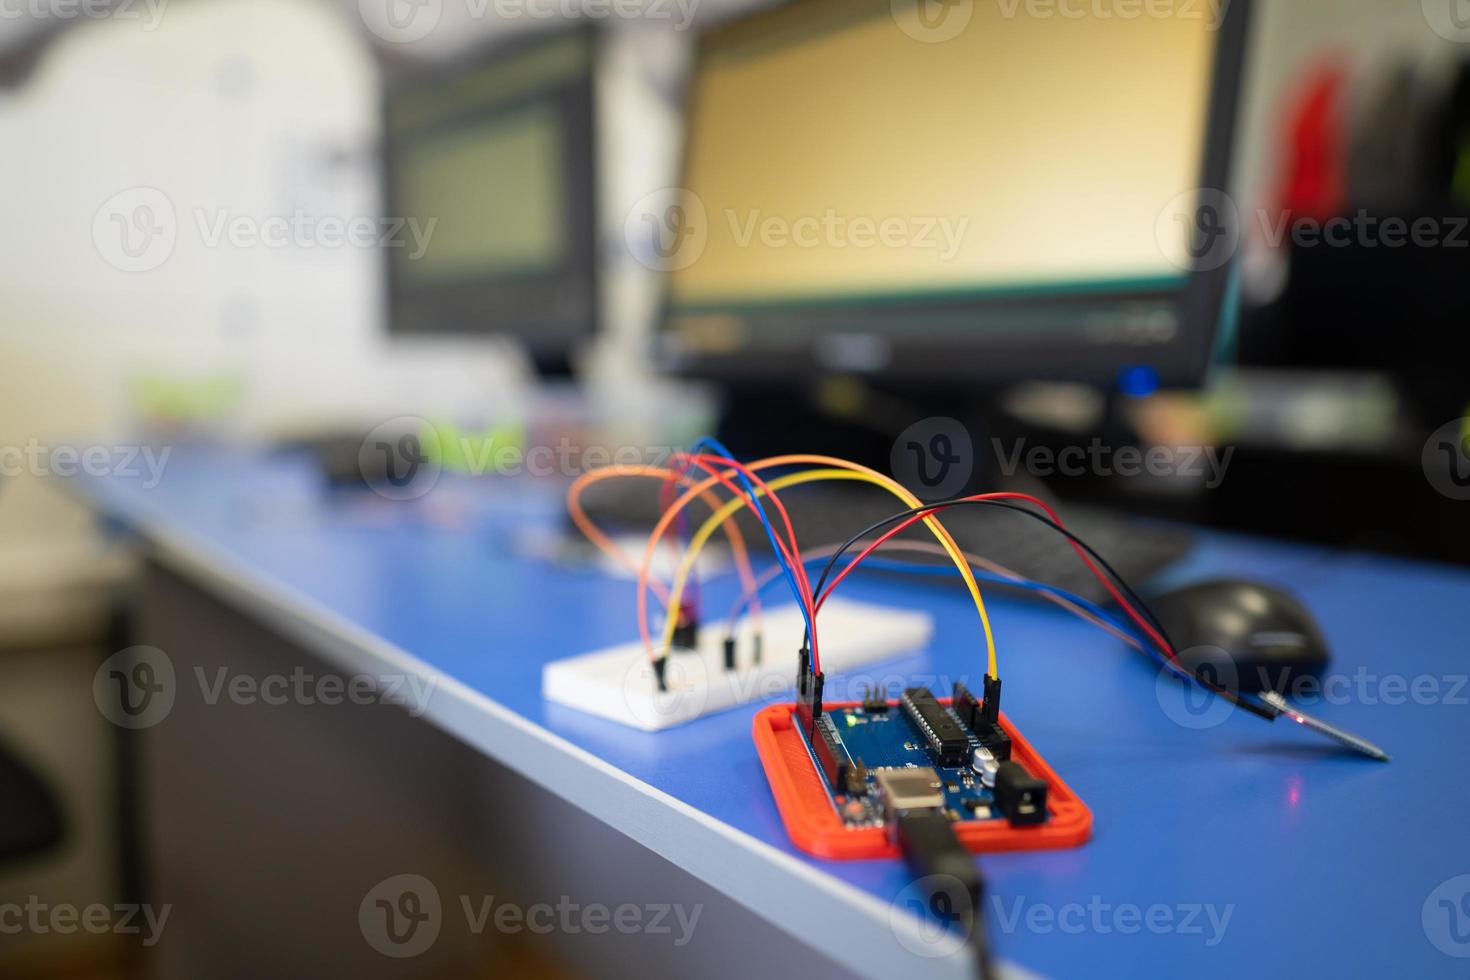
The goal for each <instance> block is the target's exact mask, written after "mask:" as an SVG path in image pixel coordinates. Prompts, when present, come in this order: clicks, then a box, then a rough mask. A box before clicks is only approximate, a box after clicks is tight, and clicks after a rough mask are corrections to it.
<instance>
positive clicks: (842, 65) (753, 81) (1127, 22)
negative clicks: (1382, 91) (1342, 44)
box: [666, 0, 1221, 375]
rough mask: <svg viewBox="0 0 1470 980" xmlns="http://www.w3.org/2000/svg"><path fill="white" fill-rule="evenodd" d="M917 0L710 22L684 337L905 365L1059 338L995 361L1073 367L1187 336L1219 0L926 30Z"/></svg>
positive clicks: (691, 199)
mask: <svg viewBox="0 0 1470 980" xmlns="http://www.w3.org/2000/svg"><path fill="white" fill-rule="evenodd" d="M914 3H915V5H916V6H915V8H914V9H913V10H912V11H908V12H906V11H905V5H904V2H903V0H892V2H890V0H799V2H796V3H792V4H789V5H787V6H784V7H782V8H779V9H777V10H774V11H769V12H764V13H761V14H757V15H755V16H753V17H750V18H747V19H745V20H743V21H740V22H736V23H733V24H730V25H727V26H725V27H723V28H720V29H718V30H716V31H713V32H711V33H710V34H708V35H707V36H706V37H705V38H704V39H703V43H702V44H701V48H700V52H699V57H698V61H697V68H696V71H695V75H694V79H693V82H692V86H691V90H690V95H689V122H688V134H687V141H686V150H685V161H684V164H685V167H684V177H683V180H682V182H681V186H682V193H683V195H684V196H685V197H686V200H685V201H684V202H683V205H684V212H683V213H689V212H691V211H692V212H697V213H698V214H699V216H700V220H701V222H702V224H703V229H702V235H701V237H700V241H699V243H698V244H699V248H700V253H699V255H698V256H697V258H693V259H692V260H691V261H687V262H685V261H680V262H678V263H677V264H675V265H674V266H673V267H672V268H671V271H670V276H669V306H668V310H669V318H668V327H669V331H668V334H667V336H666V340H667V341H668V348H669V349H670V350H671V351H672V352H673V353H674V354H675V355H676V356H677V355H682V356H684V357H685V358H687V359H693V360H698V359H700V358H701V357H704V358H706V359H713V358H715V357H717V355H719V354H720V353H730V354H736V353H739V352H741V351H747V352H753V351H759V350H761V349H765V350H766V351H767V352H768V351H769V350H771V349H784V350H787V351H796V350H806V351H809V352H811V353H813V354H815V355H817V356H818V358H819V359H820V356H821V355H822V354H823V352H824V351H826V354H827V356H829V357H832V358H836V359H837V360H838V361H840V360H841V359H842V357H843V356H844V355H843V352H844V350H845V351H847V352H848V354H847V356H849V357H856V358H857V359H858V360H863V359H867V360H869V361H872V362H874V364H873V366H874V367H875V368H876V369H879V370H881V369H882V368H883V367H885V366H887V365H888V364H889V363H891V362H901V361H903V360H904V358H905V355H906V354H910V353H913V352H915V351H918V350H924V349H926V348H927V350H928V351H929V352H930V353H931V354H935V355H942V353H943V352H944V351H951V352H952V351H953V349H954V347H955V346H956V345H964V346H972V347H990V348H991V349H993V350H1005V349H1007V348H1009V349H1011V350H1013V351H1015V352H1016V353H1017V354H1018V355H1020V354H1021V353H1023V351H1024V348H1026V347H1027V346H1035V345H1038V344H1045V345H1048V346H1050V347H1052V348H1053V349H1054V351H1055V353H1056V354H1057V356H1056V357H1055V358H1053V359H1052V365H1054V366H1055V370H1052V369H1050V368H1049V366H1048V364H1047V363H1046V362H1045V361H1044V360H1041V359H1039V358H1037V357H1036V356H1035V353H1036V352H1034V351H1033V352H1032V355H1031V356H1029V357H1027V356H1017V357H1014V358H1012V359H1009V360H1007V361H1004V362H1003V363H1000V364H994V365H991V366H990V370H991V372H992V373H1003V372H1005V371H1009V370H1012V369H1014V370H1015V372H1016V373H1018V374H1027V373H1029V374H1039V375H1048V374H1060V375H1067V374H1073V373H1077V372H1079V371H1081V372H1082V373H1089V372H1091V371H1093V370H1094V369H1096V368H1098V367H1103V366H1104V365H1107V366H1111V365H1112V362H1114V361H1117V360H1118V358H1117V357H1113V356H1107V357H1092V358H1091V363H1089V352H1088V349H1094V350H1097V349H1101V348H1103V347H1108V346H1113V345H1118V344H1124V345H1128V346H1132V347H1134V348H1138V349H1140V350H1139V353H1140V354H1143V353H1145V350H1144V349H1146V348H1149V347H1158V348H1164V347H1168V346H1171V345H1172V343H1173V342H1174V341H1176V340H1178V339H1179V335H1180V333H1181V332H1182V331H1184V330H1185V329H1187V324H1186V323H1184V315H1183V309H1182V305H1181V302H1180V297H1181V295H1182V294H1183V293H1184V292H1185V291H1186V288H1187V286H1188V284H1189V282H1190V279H1191V274H1192V272H1193V271H1194V270H1193V269H1192V268H1191V263H1192V257H1191V254H1190V253H1189V251H1188V249H1189V247H1190V244H1191V238H1190V236H1191V234H1192V233H1193V232H1194V228H1193V227H1192V225H1191V223H1190V222H1189V221H1187V220H1169V217H1168V216H1167V215H1166V212H1167V211H1168V209H1169V208H1170V205H1171V201H1173V200H1174V199H1175V198H1177V197H1178V196H1179V195H1181V194H1187V193H1190V192H1192V191H1193V189H1195V188H1198V187H1200V186H1202V183H1201V182H1202V176H1203V174H1204V172H1205V170H1206V160H1205V155H1206V144H1207V134H1208V131H1209V128H1210V110H1211V104H1212V91H1213V87H1214V84H1215V79H1216V68H1217V50H1218V48H1219V34H1220V27H1221V25H1220V24H1218V23H1216V22H1215V20H1214V19H1213V17H1212V15H1211V10H1213V9H1214V8H1213V7H1212V6H1211V5H1208V4H1199V5H1195V6H1196V8H1197V13H1198V16H1186V15H1185V7H1184V5H1174V6H1173V7H1172V8H1171V9H1173V10H1174V11H1175V15H1174V16H1148V15H1147V13H1146V11H1147V10H1149V9H1152V8H1149V7H1148V5H1141V6H1140V8H1139V9H1140V11H1141V13H1140V15H1139V16H1136V17H1131V18H1122V17H1119V16H1116V15H1113V16H1102V15H1100V14H1099V13H1098V12H1097V11H1096V10H1095V9H1094V7H1093V6H1090V5H1085V4H1076V5H1072V6H1071V7H1066V5H1048V6H1046V8H1045V9H1046V10H1050V11H1051V15H1050V16H1040V15H1038V12H1037V11H1036V10H1033V6H1034V5H1030V4H1028V3H1027V2H1026V0H1016V3H975V4H959V5H950V6H951V7H953V8H954V9H956V10H960V9H961V8H962V9H963V12H964V13H965V15H966V19H965V21H964V23H963V25H962V26H960V27H959V28H958V29H952V30H951V31H946V32H945V33H944V36H926V34H925V31H926V30H930V31H932V30H933V21H932V20H924V19H922V18H921V17H920V15H921V14H923V13H924V12H925V11H924V10H923V9H920V8H919V7H918V6H917V5H919V4H924V3H926V0H914ZM930 6H934V5H930ZM1063 7H1066V10H1067V11H1070V13H1066V12H1064V11H1063V9H1062V8H1063ZM1211 326H1213V324H1211ZM844 340H846V341H847V342H846V343H843V342H842V341H844ZM1057 345H1067V346H1068V347H1069V351H1068V353H1070V354H1080V356H1078V357H1066V356H1065V355H1064V354H1063V352H1062V350H1061V349H1060V348H1058V347H1057ZM1064 360H1065V361H1066V363H1065V364H1064V363H1063V362H1064ZM925 363H926V364H928V365H934V366H937V363H936V361H935V360H934V359H933V358H929V359H926V362H925ZM832 366H834V367H842V366H844V365H842V364H841V363H836V364H833V365H832Z"/></svg>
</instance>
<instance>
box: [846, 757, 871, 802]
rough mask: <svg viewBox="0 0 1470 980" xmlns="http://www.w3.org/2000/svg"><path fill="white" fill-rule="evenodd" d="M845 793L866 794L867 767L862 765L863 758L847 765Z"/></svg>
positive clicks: (851, 794)
mask: <svg viewBox="0 0 1470 980" xmlns="http://www.w3.org/2000/svg"><path fill="white" fill-rule="evenodd" d="M846 782H847V795H848V796H866V795H867V794H868V767H867V766H865V765H863V760H862V759H859V760H858V761H857V762H855V763H853V764H852V765H850V766H848V767H847V780H846Z"/></svg>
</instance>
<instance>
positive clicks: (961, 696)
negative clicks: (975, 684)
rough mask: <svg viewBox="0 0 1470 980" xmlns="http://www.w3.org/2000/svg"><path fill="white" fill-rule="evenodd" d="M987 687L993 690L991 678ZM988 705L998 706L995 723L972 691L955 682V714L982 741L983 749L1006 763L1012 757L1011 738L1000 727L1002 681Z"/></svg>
mask: <svg viewBox="0 0 1470 980" xmlns="http://www.w3.org/2000/svg"><path fill="white" fill-rule="evenodd" d="M985 686H986V688H987V689H988V690H989V689H991V688H992V685H991V678H990V677H989V676H987V677H986V678H985ZM987 703H989V704H994V705H995V706H996V712H995V719H996V720H994V721H991V720H987V715H988V709H987V708H986V707H985V705H982V704H981V702H980V701H979V700H977V699H976V697H975V695H974V694H973V693H971V691H970V689H969V688H967V687H965V685H964V684H962V683H960V682H959V681H955V685H954V704H953V707H954V713H955V714H956V715H958V716H959V719H960V722H961V723H962V724H963V725H964V726H965V727H966V728H968V729H969V730H970V731H971V732H973V733H974V734H975V737H976V738H977V739H979V740H980V745H981V746H982V747H983V748H986V749H989V750H990V754H991V755H993V756H995V757H996V758H997V759H999V760H1001V761H1002V762H1004V761H1005V760H1006V759H1009V758H1010V757H1011V737H1010V736H1009V735H1007V734H1006V731H1005V729H1004V728H1001V727H1000V720H999V719H1000V681H996V682H995V683H994V685H993V690H992V691H991V695H990V697H989V698H987Z"/></svg>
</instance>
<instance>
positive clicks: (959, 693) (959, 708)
mask: <svg viewBox="0 0 1470 980" xmlns="http://www.w3.org/2000/svg"><path fill="white" fill-rule="evenodd" d="M950 707H952V708H954V713H955V714H957V715H959V718H960V724H962V725H964V726H965V727H966V728H968V729H969V730H970V731H972V732H973V731H975V730H976V728H977V726H978V723H979V720H980V702H979V700H977V699H976V697H975V695H973V694H971V693H970V689H969V688H968V687H966V686H965V684H964V682H963V681H955V682H954V696H953V697H952V698H951V699H950Z"/></svg>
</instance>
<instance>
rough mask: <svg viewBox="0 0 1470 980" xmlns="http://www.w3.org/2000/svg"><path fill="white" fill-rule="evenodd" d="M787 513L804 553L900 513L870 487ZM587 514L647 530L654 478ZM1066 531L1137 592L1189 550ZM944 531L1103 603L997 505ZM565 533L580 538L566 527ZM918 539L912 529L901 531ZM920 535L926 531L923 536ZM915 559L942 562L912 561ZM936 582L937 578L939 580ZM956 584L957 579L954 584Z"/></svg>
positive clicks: (1171, 539) (760, 536)
mask: <svg viewBox="0 0 1470 980" xmlns="http://www.w3.org/2000/svg"><path fill="white" fill-rule="evenodd" d="M781 502H782V503H783V504H785V505H786V510H787V512H788V513H789V514H790V515H791V523H792V525H793V526H794V527H795V529H796V535H797V540H798V542H799V543H800V544H801V547H802V551H803V552H806V553H811V552H813V551H815V550H817V549H820V548H822V547H824V546H828V545H839V544H842V543H843V542H845V541H846V540H847V539H848V538H849V537H851V536H852V535H853V534H855V533H857V532H858V531H860V530H862V529H863V528H865V527H867V526H869V525H871V524H874V523H877V522H878V521H881V520H883V519H884V518H886V517H890V516H892V515H893V514H896V513H898V512H899V511H901V510H904V509H905V508H904V507H903V506H902V505H900V504H899V503H898V501H896V500H895V499H893V498H891V497H887V496H885V495H883V494H879V493H875V492H874V491H873V490H872V489H870V488H862V489H856V490H855V489H854V488H852V487H847V486H815V485H814V486H804V487H801V488H794V489H792V490H787V491H785V492H783V493H782V494H781ZM582 504H583V506H584V507H585V509H586V511H587V515H588V516H589V517H591V518H592V519H593V520H594V521H596V522H597V523H598V524H600V525H604V526H606V527H608V528H609V529H614V528H621V529H646V528H648V527H650V526H652V525H653V524H654V523H655V522H656V521H657V520H658V517H659V513H660V510H661V508H660V503H659V492H658V485H657V484H656V483H655V482H653V481H640V480H607V481H604V482H603V483H601V484H600V485H598V486H595V487H590V488H588V490H587V492H586V494H584V496H583V498H582ZM1057 512H1058V513H1059V515H1060V516H1061V518H1062V520H1063V521H1064V522H1065V523H1066V525H1067V528H1068V529H1069V530H1071V531H1073V532H1074V533H1076V534H1077V535H1078V536H1079V537H1081V538H1082V540H1084V541H1086V542H1087V543H1088V544H1089V545H1091V546H1092V547H1093V548H1095V549H1096V550H1097V551H1098V553H1099V554H1101V555H1102V556H1103V557H1104V558H1106V559H1107V560H1108V562H1109V563H1110V564H1112V565H1113V567H1114V568H1116V569H1117V571H1118V573H1119V574H1120V575H1122V576H1123V578H1124V579H1126V580H1127V581H1128V583H1129V584H1130V585H1133V586H1134V587H1138V586H1140V585H1142V584H1143V583H1145V582H1146V581H1147V580H1148V579H1150V578H1151V577H1153V576H1154V575H1156V574H1157V573H1159V572H1161V571H1162V570H1163V569H1164V568H1166V567H1167V566H1168V565H1170V564H1172V563H1173V562H1174V561H1176V560H1178V559H1179V558H1182V557H1184V555H1186V554H1187V553H1188V552H1189V551H1190V549H1191V548H1192V547H1193V546H1194V536H1193V534H1191V533H1190V532H1189V531H1187V530H1185V529H1182V528H1178V527H1170V526H1159V525H1154V524H1147V523H1140V522H1137V521H1133V520H1128V519H1125V518H1122V517H1119V516H1117V515H1114V514H1112V513H1109V512H1107V511H1104V510H1099V509H1096V508H1092V507H1077V506H1073V505H1071V504H1062V505H1058V506H1057ZM704 513H705V512H704V511H702V510H701V509H700V507H699V506H698V505H696V506H695V507H693V508H691V510H690V514H691V515H692V518H693V520H694V521H695V523H696V524H697V523H698V521H699V520H701V519H702V518H703V516H704ZM738 520H739V522H740V527H741V530H742V531H743V532H744V534H745V539H746V541H747V542H749V543H751V544H752V546H753V547H757V548H763V549H765V550H766V551H767V552H769V545H768V543H767V541H766V537H765V534H764V533H763V532H762V531H761V529H760V527H759V525H757V524H756V523H755V520H754V519H753V518H752V517H751V516H750V514H749V512H748V511H743V512H741V514H740V516H739V518H738ZM943 520H944V526H945V527H946V528H947V529H948V530H949V532H950V534H951V535H952V536H953V537H954V539H955V542H956V543H957V544H958V545H959V546H960V548H961V549H962V550H964V551H967V552H970V553H971V554H974V555H978V556H980V557H982V558H986V559H989V560H990V561H992V562H995V563H997V564H999V565H1003V566H1005V567H1006V568H1007V569H1009V570H1011V571H1013V572H1016V573H1017V574H1019V575H1021V576H1023V577H1025V578H1028V579H1032V580H1033V581H1037V582H1045V583H1046V584H1048V585H1054V586H1056V587H1058V588H1062V589H1066V590H1067V591H1069V592H1075V593H1077V594H1078V595H1080V596H1082V597H1083V598H1086V599H1091V600H1093V601H1094V602H1099V603H1106V602H1108V601H1109V597H1108V594H1107V592H1106V590H1105V589H1104V588H1103V587H1102V585H1101V583H1099V582H1098V580H1097V579H1096V578H1095V577H1094V576H1093V575H1092V573H1091V572H1089V571H1088V570H1087V568H1086V566H1084V565H1083V564H1082V562H1081V560H1080V559H1079V558H1078V557H1077V553H1076V552H1075V551H1073V550H1072V547H1071V545H1070V544H1068V542H1067V541H1066V539H1065V538H1063V537H1062V536H1061V535H1059V534H1057V533H1055V532H1054V531H1052V530H1050V529H1048V528H1046V527H1044V526H1043V525H1041V524H1039V523H1037V522H1035V521H1033V520H1030V519H1029V518H1026V517H1024V516H1022V515H1020V514H1017V513H1014V512H1011V511H1007V510H1003V509H1001V508H994V509H992V508H985V507H956V508H952V509H951V510H949V511H947V512H946V513H945V514H944V515H943ZM569 533H571V534H574V535H578V536H579V537H580V535H579V533H578V532H577V531H576V530H575V529H574V528H570V527H569ZM905 533H906V535H908V536H914V535H918V534H920V533H921V532H920V531H919V529H914V530H911V531H909V532H905ZM922 533H925V534H927V532H922ZM914 560H916V561H925V560H942V559H925V558H924V557H923V556H917V557H915V558H914ZM940 581H942V580H940ZM954 581H955V583H956V584H958V583H959V577H958V576H956V577H955V579H954Z"/></svg>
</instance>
